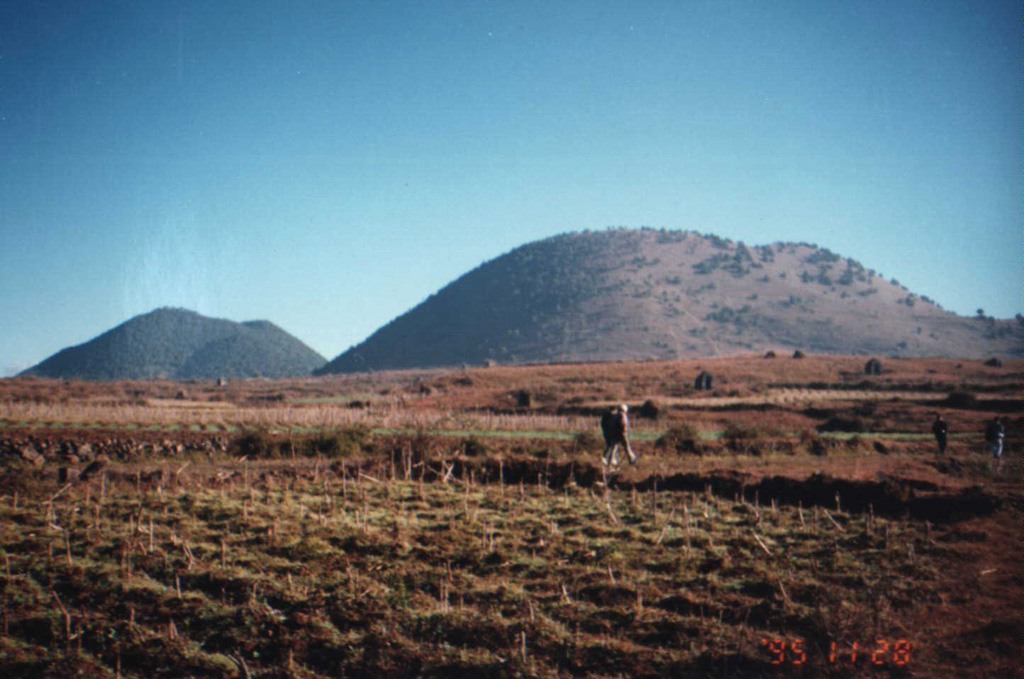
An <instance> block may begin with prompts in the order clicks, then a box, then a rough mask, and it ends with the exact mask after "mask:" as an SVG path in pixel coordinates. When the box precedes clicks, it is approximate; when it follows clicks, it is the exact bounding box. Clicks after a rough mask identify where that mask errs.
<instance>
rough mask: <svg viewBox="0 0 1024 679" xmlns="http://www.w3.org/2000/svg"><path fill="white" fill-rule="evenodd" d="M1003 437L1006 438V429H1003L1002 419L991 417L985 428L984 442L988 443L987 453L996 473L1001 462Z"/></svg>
mask: <svg viewBox="0 0 1024 679" xmlns="http://www.w3.org/2000/svg"><path fill="white" fill-rule="evenodd" d="M1004 436H1006V429H1005V428H1004V427H1003V422H1002V419H1001V418H999V417H993V418H992V421H991V422H989V423H988V425H986V427H985V442H986V443H988V452H990V453H992V462H993V468H994V470H995V471H997V472H998V471H999V467H1000V466H1001V465H1002V462H1003V437H1004Z"/></svg>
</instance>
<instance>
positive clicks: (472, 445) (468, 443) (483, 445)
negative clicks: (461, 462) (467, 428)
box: [462, 436, 490, 457]
mask: <svg viewBox="0 0 1024 679" xmlns="http://www.w3.org/2000/svg"><path fill="white" fill-rule="evenodd" d="M489 450H490V448H489V447H488V446H487V442H486V441H484V440H482V439H479V438H477V437H475V436H470V437H469V438H467V439H466V440H465V441H463V442H462V452H463V453H464V454H465V455H466V457H479V456H480V455H486V454H487V453H488V452H489Z"/></svg>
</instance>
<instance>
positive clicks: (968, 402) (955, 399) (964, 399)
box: [945, 391, 978, 409]
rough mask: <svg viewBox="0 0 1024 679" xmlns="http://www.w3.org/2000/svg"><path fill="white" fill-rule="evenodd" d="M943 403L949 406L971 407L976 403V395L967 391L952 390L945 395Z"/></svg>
mask: <svg viewBox="0 0 1024 679" xmlns="http://www.w3.org/2000/svg"><path fill="white" fill-rule="evenodd" d="M945 405H947V406H949V407H950V408H964V409H971V408H974V407H975V406H976V405H978V397H977V396H975V395H974V394H972V393H971V392H969V391H954V392H951V393H950V395H949V396H947V397H946V401H945Z"/></svg>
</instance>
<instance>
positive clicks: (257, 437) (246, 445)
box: [235, 429, 275, 459]
mask: <svg viewBox="0 0 1024 679" xmlns="http://www.w3.org/2000/svg"><path fill="white" fill-rule="evenodd" d="M235 448H236V450H237V453H238V455H240V456H243V457H248V458H250V459H255V458H259V457H269V456H272V455H273V454H274V452H275V446H274V438H273V436H271V434H270V432H269V431H267V430H266V429H253V430H250V431H247V432H245V433H244V434H242V435H241V436H240V437H238V439H237V440H236V441H235Z"/></svg>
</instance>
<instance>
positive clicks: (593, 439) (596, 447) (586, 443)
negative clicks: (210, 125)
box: [572, 431, 601, 453]
mask: <svg viewBox="0 0 1024 679" xmlns="http://www.w3.org/2000/svg"><path fill="white" fill-rule="evenodd" d="M572 447H573V451H574V452H587V453H596V452H600V451H601V440H600V439H599V438H597V436H595V435H594V434H592V433H591V432H589V431H581V432H580V433H579V434H576V436H575V437H574V438H573V440H572Z"/></svg>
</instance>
